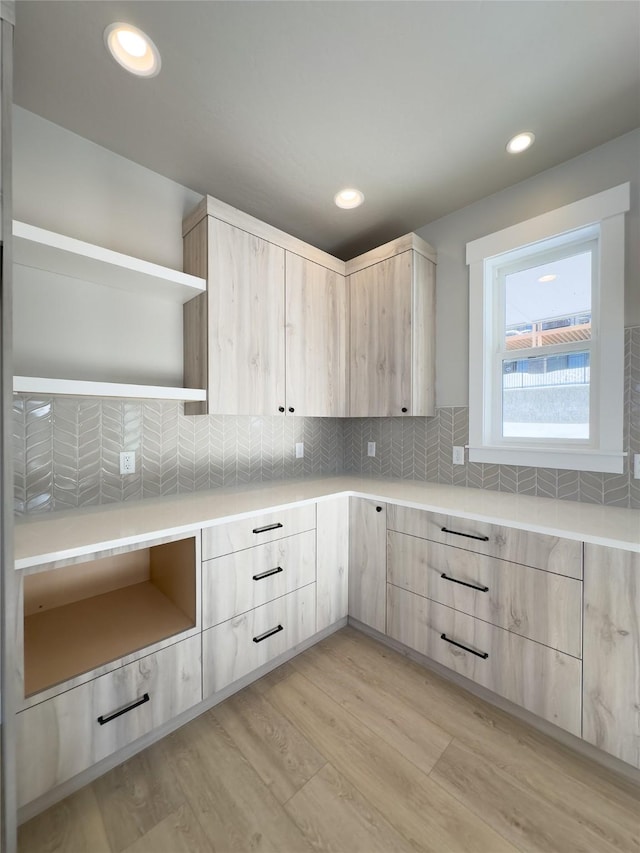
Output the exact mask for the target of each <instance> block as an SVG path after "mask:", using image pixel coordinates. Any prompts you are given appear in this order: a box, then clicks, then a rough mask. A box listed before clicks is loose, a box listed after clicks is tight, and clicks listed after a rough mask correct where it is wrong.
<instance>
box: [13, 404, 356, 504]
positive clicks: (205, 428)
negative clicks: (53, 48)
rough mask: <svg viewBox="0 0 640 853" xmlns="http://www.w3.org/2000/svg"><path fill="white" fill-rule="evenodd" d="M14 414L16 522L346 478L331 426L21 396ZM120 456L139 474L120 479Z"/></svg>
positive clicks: (335, 426)
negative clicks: (131, 458)
mask: <svg viewBox="0 0 640 853" xmlns="http://www.w3.org/2000/svg"><path fill="white" fill-rule="evenodd" d="M13 410H14V465H15V509H16V512H17V513H19V514H22V513H30V512H41V511H47V510H60V509H69V508H72V507H78V506H92V505H97V504H105V503H112V502H114V501H126V500H138V499H140V498H150V497H157V496H159V495H172V494H177V493H184V492H194V491H198V490H200V489H211V488H215V487H216V486H234V485H240V484H242V483H249V482H252V481H264V480H280V479H283V478H286V477H307V476H318V475H321V474H337V473H340V472H341V471H342V465H343V455H344V454H343V447H342V442H343V435H342V433H343V430H342V423H341V422H339V421H337V420H335V419H330V418H288V417H284V418H283V417H264V418H259V417H228V416H215V415H213V416H200V417H185V415H183V414H182V404H181V403H167V402H157V401H150V402H140V401H130V400H104V399H98V400H97V399H70V398H64V397H31V396H23V395H20V396H18V395H17V396H15V397H14V405H13ZM298 441H302V442H304V450H305V455H304V458H303V459H296V458H295V451H294V448H295V444H296V442H298ZM121 450H135V451H136V473H135V474H130V475H128V476H127V477H121V476H120V451H121Z"/></svg>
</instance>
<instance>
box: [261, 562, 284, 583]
mask: <svg viewBox="0 0 640 853" xmlns="http://www.w3.org/2000/svg"><path fill="white" fill-rule="evenodd" d="M280 572H284V569H283V568H282V566H276V568H275V569H267V571H266V572H260V574H259V575H254V576H253V579H254V581H262V580H264V579H265V578H270V577H271V575H279V574H280Z"/></svg>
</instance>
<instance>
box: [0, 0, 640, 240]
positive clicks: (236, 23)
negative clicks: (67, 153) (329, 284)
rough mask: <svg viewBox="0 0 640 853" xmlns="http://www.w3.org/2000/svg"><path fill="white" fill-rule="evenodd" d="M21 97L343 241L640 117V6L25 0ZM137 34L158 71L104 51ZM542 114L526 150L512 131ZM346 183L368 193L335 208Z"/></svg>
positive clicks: (447, 208)
mask: <svg viewBox="0 0 640 853" xmlns="http://www.w3.org/2000/svg"><path fill="white" fill-rule="evenodd" d="M16 18H17V20H16V36H15V83H14V85H15V100H16V102H17V103H18V104H20V105H21V106H22V107H25V108H26V109H28V110H31V111H32V112H34V113H37V114H39V115H41V116H44V117H45V118H47V119H49V120H50V121H53V122H56V123H57V124H60V125H62V126H63V127H66V128H68V129H70V130H72V131H74V132H76V133H78V134H80V135H81V136H84V137H86V138H88V139H91V140H92V141H94V142H97V143H99V144H100V145H103V146H105V147H106V148H109V149H111V150H112V151H115V152H117V153H118V154H121V155H123V156H124V157H127V158H129V159H130V160H133V161H135V162H138V163H141V164H143V165H144V166H147V167H148V168H150V169H153V170H155V171H156V172H159V173H160V174H162V175H165V176H167V177H169V178H172V179H173V180H175V181H178V182H179V183H181V184H183V185H185V186H187V187H190V188H191V189H193V190H196V191H197V192H201V193H203V194H204V193H210V194H211V195H214V196H216V197H217V198H220V199H222V200H224V201H226V202H228V203H230V204H232V205H234V206H236V207H238V208H240V209H241V210H244V211H247V212H249V213H251V214H253V215H254V216H257V217H259V218H260V219H263V220H266V221H267V222H269V223H271V224H273V225H275V226H277V227H279V228H282V229H283V230H285V231H287V232H289V233H291V234H294V235H296V236H298V237H300V238H302V239H303V240H307V241H308V242H311V243H313V244H314V245H316V246H318V247H320V248H322V249H325V250H326V251H329V252H332V253H333V254H336V255H338V256H340V257H350V256H352V255H353V254H355V253H357V252H359V251H364V250H366V249H369V248H371V247H372V246H374V245H377V244H379V243H381V242H384V241H385V240H389V239H392V238H394V237H397V236H399V235H400V234H403V233H406V232H407V231H410V230H415V229H416V228H419V227H420V226H422V225H424V224H426V223H427V222H431V221H433V220H434V219H437V218H439V217H441V216H443V215H445V214H446V213H449V212H451V211H452V210H456V209H458V208H460V207H463V206H464V205H467V204H470V203H471V202H473V201H475V200H477V199H478V198H482V197H483V196H486V195H489V194H491V193H494V192H497V191H498V190H500V189H502V188H504V187H506V186H509V185H511V184H514V183H516V182H518V181H521V180H523V179H525V178H527V177H529V176H531V175H533V174H535V173H537V172H540V171H542V170H544V169H547V168H550V167H551V166H554V165H556V164H558V163H561V162H563V161H564V160H567V159H569V158H571V157H574V156H576V155H578V154H580V153H582V152H583V151H586V150H588V149H590V148H593V147H595V146H596V145H600V144H602V143H603V142H606V141H607V140H609V139H612V138H614V137H616V136H619V135H621V134H623V133H626V132H627V131H629V130H632V129H633V128H635V127H638V126H639V125H640V4H639V3H637V2H624V0H622V2H618V0H604V2H599V0H587V2H582V0H573V2H563V1H561V0H552V2H541V1H540V0H533V2H529V0H511V2H490V1H489V2H487V0H485V2H483V1H482V0H471V2H467V0H460V2H451V0H445V2H430V1H429V2H402V0H394V2H371V0H359V1H356V2H273V0H258V2H244V1H242V2H241V0H235V2H213V0H209V2H206V0H205V2H189V0H180V2H170V0H166V1H165V2H133V3H131V2H119V0H113V2H78V0H73V2H57V0H45V2H33V0H28V1H27V0H18V3H17V9H16ZM117 20H121V21H126V22H128V23H132V24H134V25H136V26H138V27H140V28H141V29H143V30H144V31H146V32H147V33H148V34H149V35H150V36H151V38H152V39H153V40H154V42H155V43H156V45H157V46H158V48H159V49H160V52H161V55H162V70H161V72H160V74H159V75H158V76H157V77H155V78H153V79H148V80H145V79H140V78H134V77H132V76H130V75H129V74H127V72H125V71H124V70H123V69H122V68H120V67H119V66H118V65H116V63H115V62H114V61H113V60H112V59H111V58H110V56H109V55H108V54H107V52H106V50H105V48H104V46H103V31H104V28H105V27H106V26H107V24H109V23H111V22H113V21H117ZM520 130H533V131H534V132H535V134H536V137H537V140H536V144H535V145H534V147H533V148H532V149H531V150H530V151H529V152H527V153H525V154H522V155H520V156H518V157H514V156H512V155H508V154H507V153H506V152H505V149H504V146H505V143H506V141H507V139H508V138H509V137H510V136H511V135H512V134H514V133H515V132H517V131H520ZM348 185H353V186H356V187H358V188H359V189H361V190H362V191H363V192H364V194H365V197H366V201H365V204H364V206H363V207H362V208H360V209H358V210H352V211H344V210H338V208H336V207H335V206H334V205H333V195H334V193H335V192H336V191H337V190H338V189H340V188H342V187H344V186H348Z"/></svg>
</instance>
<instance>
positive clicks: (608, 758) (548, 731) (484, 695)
mask: <svg viewBox="0 0 640 853" xmlns="http://www.w3.org/2000/svg"><path fill="white" fill-rule="evenodd" d="M348 623H349V625H350V626H351V627H352V628H355V629H356V630H358V631H361V632H362V633H363V634H367V636H369V637H372V639H374V640H378V642H380V643H382V644H383V645H385V646H387V647H388V648H390V649H393V650H394V651H396V652H398V653H399V654H401V655H403V656H404V657H406V658H409V659H410V660H412V661H414V662H415V663H418V664H420V666H423V667H424V668H425V669H429V670H431V671H432V672H435V673H436V675H439V676H440V677H441V678H444V679H445V680H446V681H450V682H451V683H452V684H455V685H456V686H457V687H461V688H462V689H463V690H466V691H468V692H469V693H472V694H473V695H474V696H477V697H478V698H479V699H483V700H484V701H485V702H488V703H489V704H490V705H494V706H495V707H496V708H499V709H500V710H501V711H505V712H506V713H508V714H510V715H511V716H512V717H515V718H516V719H518V720H521V721H522V722H523V723H527V724H528V725H530V726H531V727H532V728H534V729H536V730H537V731H539V732H541V733H542V734H545V735H547V736H548V737H550V738H553V739H554V740H555V741H558V743H560V744H561V745H562V746H565V747H567V748H568V749H571V750H573V751H574V752H577V753H578V754H579V755H581V756H582V757H584V758H588V759H590V760H591V761H594V762H595V763H596V764H599V765H600V766H601V767H603V768H605V769H606V770H609V771H611V772H612V773H615V774H616V775H618V776H621V777H623V778H624V779H625V780H626V781H628V782H633V783H634V784H636V785H640V770H638V769H636V768H635V767H632V766H631V765H630V764H627V763H626V762H625V761H621V760H620V759H619V758H616V757H615V756H613V755H609V753H607V752H603V751H602V750H601V749H598V748H597V747H596V746H593V745H592V744H590V743H587V741H585V740H582V739H581V738H579V737H576V736H575V735H572V734H570V732H566V731H565V730H564V729H560V728H558V726H555V725H554V724H553V723H550V722H548V721H547V720H543V719H542V717H537V716H536V715H535V714H532V713H531V711H527V710H526V709H525V708H522V707H520V705H515V704H514V703H513V702H510V701H509V700H508V699H504V698H503V697H502V696H498V694H497V693H493V692H492V691H491V690H487V688H486V687H482V686H481V685H480V684H476V683H475V682H474V681H470V680H469V679H468V678H465V677H464V676H463V675H459V674H458V673H457V672H453V670H451V669H448V668H447V667H446V666H443V665H442V664H440V663H438V662H437V661H434V660H432V659H431V658H428V657H426V656H425V655H422V654H420V652H416V651H414V649H410V648H409V647H408V646H405V645H403V644H402V643H399V642H398V641H397V640H394V639H393V638H392V637H388V636H387V635H386V634H381V633H380V632H379V631H376V630H375V628H370V627H369V626H368V625H365V624H364V623H363V622H359V621H358V620H357V619H353V618H352V617H351V616H350V617H349V619H348Z"/></svg>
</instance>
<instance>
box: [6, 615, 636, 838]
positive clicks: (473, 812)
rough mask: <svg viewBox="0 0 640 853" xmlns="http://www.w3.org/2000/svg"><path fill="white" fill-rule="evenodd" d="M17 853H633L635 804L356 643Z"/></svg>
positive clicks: (234, 711) (303, 669) (259, 693)
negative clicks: (245, 852)
mask: <svg viewBox="0 0 640 853" xmlns="http://www.w3.org/2000/svg"><path fill="white" fill-rule="evenodd" d="M19 850H20V853H45V851H46V853H59V852H60V853H212V852H213V851H217V853H241V851H268V853H311V851H331V853H391V851H393V853H396V851H397V853H404V851H429V853H514V851H531V853H534V851H535V853H537V851H541V852H542V851H544V853H551V851H557V853H613V851H618V853H640V789H639V788H637V787H636V786H634V785H633V784H632V783H630V782H628V781H626V780H623V779H621V778H619V777H618V776H616V775H614V774H613V773H610V772H609V771H607V770H604V769H602V768H601V767H599V766H598V765H595V764H593V763H592V762H590V761H588V760H587V759H585V758H582V757H580V756H578V755H575V754H574V753H572V752H571V751H570V750H569V749H566V748H564V747H562V746H560V745H559V744H557V743H556V742H555V741H553V740H551V739H549V738H547V737H545V736H544V735H542V734H540V733H539V732H537V731H535V730H534V729H532V728H530V727H528V726H526V725H524V724H523V723H520V722H519V721H517V720H515V719H513V718H511V717H510V716H509V715H508V714H505V713H503V712H502V711H499V710H497V709H496V708H493V707H492V706H490V705H488V704H486V703H485V702H482V701H481V700H480V699H477V698H476V697H474V696H471V695H470V694H468V693H466V692H465V691H463V690H461V689H460V688H458V687H456V686H455V685H452V684H450V683H449V682H447V681H444V680H443V679H441V678H439V677H438V676H436V675H435V674H433V673H431V672H429V671H427V670H425V669H423V668H422V667H420V666H418V665H417V664H414V663H412V662H411V661H408V660H407V659H406V658H404V657H402V656H401V655H399V654H397V653H396V652H394V651H391V650H390V649H388V648H386V647H385V646H383V645H381V644H380V643H378V642H376V641H375V640H372V639H370V638H369V637H366V636H365V635H364V634H361V633H360V632H358V631H355V630H353V629H352V628H345V629H344V630H342V631H340V632H339V633H337V634H334V635H333V636H331V637H329V638H328V639H327V640H324V641H323V642H322V643H319V644H318V645H317V646H314V647H313V648H312V649H309V650H308V651H307V652H304V653H303V654H302V655H300V656H299V657H297V658H295V659H294V660H293V661H291V662H289V663H288V664H285V665H284V666H283V667H280V669H279V670H276V671H275V672H273V673H271V674H270V675H267V676H265V678H263V679H261V680H260V681H259V682H256V683H255V684H253V685H252V686H251V687H248V688H247V689H245V690H243V691H242V692H240V693H237V694H236V695H235V696H233V697H231V698H230V699H228V700H227V701H226V702H224V703H222V704H221V705H218V706H217V707H216V708H213V709H212V710H211V711H208V712H207V713H205V714H203V715H202V716H200V717H198V719H196V720H194V721H193V722H192V723H189V724H188V725H187V726H184V727H183V728H182V729H180V730H179V731H177V732H175V733H174V734H172V735H170V736H169V737H167V738H165V739H164V740H162V741H160V742H159V743H157V744H154V745H153V746H151V747H150V748H149V749H146V750H145V751H144V752H141V753H139V754H138V755H136V756H135V757H134V758H132V759H130V760H129V761H127V762H126V763H124V764H122V765H120V766H119V767H117V768H115V769H114V770H112V771H110V772H109V773H107V774H105V775H104V776H102V777H101V778H100V779H98V780H96V781H95V782H94V783H93V784H92V785H89V786H87V787H86V788H83V789H82V790H81V791H78V793H76V794H74V795H73V796H71V797H68V798H67V799H66V800H64V801H63V802H61V803H59V804H58V805H56V806H54V807H53V808H51V809H49V810H48V811H46V812H44V813H43V814H41V815H39V816H38V817H36V818H34V819H33V820H31V821H29V822H28V823H26V824H25V825H24V826H22V827H21V829H20V837H19Z"/></svg>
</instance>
